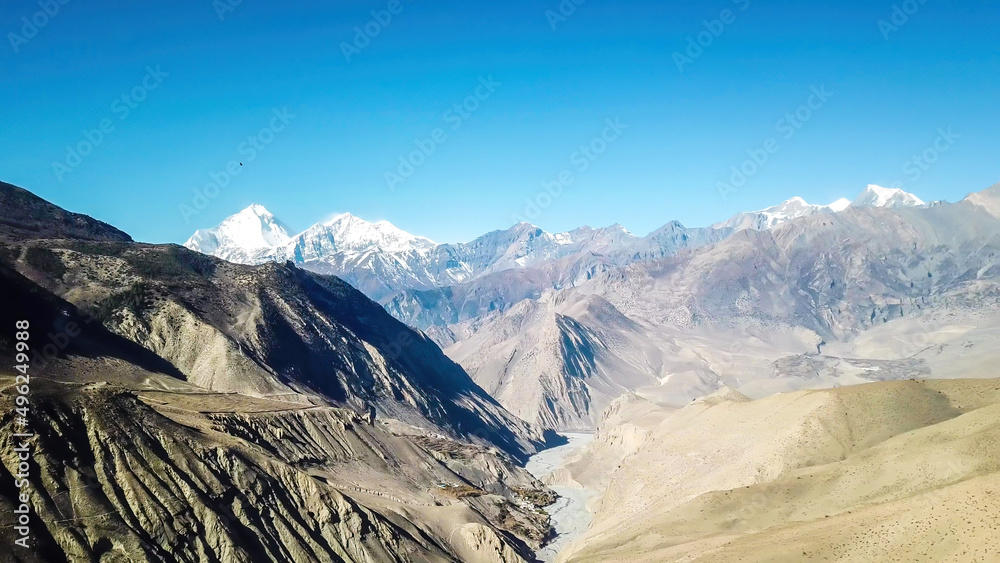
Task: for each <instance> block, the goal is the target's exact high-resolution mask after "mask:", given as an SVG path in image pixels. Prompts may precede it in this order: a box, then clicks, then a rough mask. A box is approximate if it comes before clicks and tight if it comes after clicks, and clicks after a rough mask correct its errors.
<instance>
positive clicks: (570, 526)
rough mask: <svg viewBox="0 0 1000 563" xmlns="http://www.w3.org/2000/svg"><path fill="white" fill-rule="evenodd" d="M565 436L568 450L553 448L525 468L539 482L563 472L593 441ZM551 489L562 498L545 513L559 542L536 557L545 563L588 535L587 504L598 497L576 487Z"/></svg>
mask: <svg viewBox="0 0 1000 563" xmlns="http://www.w3.org/2000/svg"><path fill="white" fill-rule="evenodd" d="M564 436H566V438H568V439H569V443H568V444H566V445H565V446H559V447H557V448H551V449H548V450H545V451H543V452H540V453H538V454H535V455H533V456H531V459H529V460H528V464H527V466H526V467H527V469H528V472H530V473H531V474H532V475H534V476H535V477H537V478H538V479H542V478H544V477H545V476H546V475H548V474H549V473H552V472H553V471H555V470H557V469H559V468H561V467H562V466H563V465H564V464H565V463H566V462H567V461H568V460H569V459H570V458H572V457H573V455H574V454H575V453H576V452H578V451H580V450H581V449H583V448H584V447H585V446H586V445H587V444H589V443H590V442H591V441H592V440H593V439H594V435H593V434H569V433H566V434H564ZM551 488H552V490H554V491H555V492H556V493H558V494H559V500H557V501H556V503H555V504H553V505H552V506H549V507H547V508H546V509H545V510H547V511H548V513H549V515H550V516H551V517H552V527H553V528H555V531H556V538H555V540H554V541H553V542H552V543H550V544H549V545H547V546H545V547H544V548H543V549H542V550H541V551H540V552H538V554H537V555H538V558H539V559H541V560H542V561H544V562H546V563H549V562H551V561H555V560H556V556H557V555H559V552H560V551H561V550H562V549H563V548H565V547H566V546H567V545H569V544H570V542H572V541H573V540H575V539H576V538H578V537H579V536H580V535H582V534H583V533H584V532H586V531H587V527H588V526H590V520H591V514H590V511H588V510H587V501H589V500H590V499H591V498H593V497H594V495H595V494H596V493H595V492H594V491H591V490H588V489H578V488H576V487H563V486H559V485H556V486H553V487H551Z"/></svg>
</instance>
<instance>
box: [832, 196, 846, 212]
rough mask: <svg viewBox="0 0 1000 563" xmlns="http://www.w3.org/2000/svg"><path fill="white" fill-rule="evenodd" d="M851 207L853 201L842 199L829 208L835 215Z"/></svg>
mask: <svg viewBox="0 0 1000 563" xmlns="http://www.w3.org/2000/svg"><path fill="white" fill-rule="evenodd" d="M850 206H851V200H849V199H847V198H846V197H842V198H840V199H838V200H837V201H835V202H833V203H831V204H830V205H827V207H828V208H830V211H833V212H834V213H840V212H841V211H844V210H845V209H847V208H848V207H850Z"/></svg>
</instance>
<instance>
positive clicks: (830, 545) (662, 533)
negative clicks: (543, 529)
mask: <svg viewBox="0 0 1000 563" xmlns="http://www.w3.org/2000/svg"><path fill="white" fill-rule="evenodd" d="M643 418H644V420H645V421H646V422H647V428H648V433H646V435H645V437H644V438H643V439H642V442H641V443H640V444H635V445H634V446H635V447H634V448H630V449H631V450H632V451H633V452H634V453H632V454H631V455H630V456H628V457H627V458H625V459H624V460H622V461H621V462H620V464H619V465H618V466H617V467H615V468H611V470H610V477H609V478H608V479H607V480H608V481H609V482H610V484H609V485H608V489H607V493H606V494H605V495H604V496H603V498H602V500H601V501H600V502H599V503H598V504H597V505H596V506H595V509H596V510H597V515H596V517H595V522H594V525H593V527H592V529H591V530H590V532H589V533H588V534H587V535H585V536H584V537H583V538H582V539H581V540H579V541H578V542H576V543H575V544H574V545H573V546H572V547H571V548H570V549H569V550H568V551H567V552H565V553H564V554H563V560H568V561H573V562H598V561H599V562H612V561H720V562H722V561H725V562H729V561H754V562H772V561H907V562H908V561H928V562H938V561H984V562H992V561H1000V534H998V533H997V530H1000V381H996V380H951V381H927V382H915V381H904V382H886V383H875V384H870V385H863V386H856V387H848V388H841V389H833V390H826V391H803V392H797V393H790V394H785V395H778V396H774V397H770V398H767V399H762V400H758V401H753V402H745V401H707V402H702V403H698V404H693V405H691V406H689V407H687V408H684V409H681V410H679V411H676V412H668V411H664V413H663V418H662V421H661V422H660V423H659V424H658V425H656V426H655V427H652V428H650V427H649V426H648V420H649V413H648V412H646V413H644V414H643ZM602 432H603V434H604V435H608V436H613V435H615V434H614V433H613V432H610V431H602ZM599 442H600V437H599V438H598V440H597V441H596V442H595V445H594V447H598V448H599V447H602V446H601V444H600V443H599ZM604 447H606V446H604Z"/></svg>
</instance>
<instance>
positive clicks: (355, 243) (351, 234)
mask: <svg viewBox="0 0 1000 563" xmlns="http://www.w3.org/2000/svg"><path fill="white" fill-rule="evenodd" d="M295 239H296V240H295V241H294V242H293V243H292V245H291V246H303V245H309V246H313V247H316V245H317V244H319V245H320V246H321V247H323V248H324V250H326V251H332V252H365V251H369V250H380V251H382V252H387V253H399V252H408V251H411V250H417V251H420V250H429V249H431V248H434V247H435V246H437V244H436V243H435V242H434V241H432V240H430V239H428V238H424V237H418V236H414V235H411V234H410V233H408V232H406V231H404V230H402V229H400V228H398V227H396V226H395V225H393V224H392V223H390V222H388V221H379V222H377V223H370V222H368V221H365V220H364V219H361V218H360V217H356V216H354V215H351V214H350V213H343V214H341V215H337V216H335V217H333V218H332V219H330V220H329V221H326V222H324V223H320V224H318V225H314V226H313V227H311V228H310V229H308V230H307V231H305V232H304V233H302V234H301V235H299V236H297V237H295ZM321 239H322V242H321Z"/></svg>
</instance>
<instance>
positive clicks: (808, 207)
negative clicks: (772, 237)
mask: <svg viewBox="0 0 1000 563" xmlns="http://www.w3.org/2000/svg"><path fill="white" fill-rule="evenodd" d="M850 205H851V202H850V201H848V200H846V199H839V200H837V201H835V202H833V203H831V204H830V205H812V204H810V203H808V202H807V201H806V200H804V199H802V198H801V197H798V196H796V197H793V198H791V199H789V200H787V201H784V202H782V203H780V204H778V205H775V206H774V207H768V208H767V209H761V210H760V211H752V212H747V213H739V214H737V215H736V216H734V217H732V218H731V219H729V220H728V221H725V222H723V223H716V224H715V225H713V226H712V227H713V228H716V229H734V230H738V231H739V230H743V229H753V230H756V231H765V230H768V229H773V228H774V227H777V226H778V225H780V224H782V223H786V222H788V221H791V220H793V219H798V218H800V217H808V216H810V215H815V214H817V213H839V212H841V211H843V210H845V209H847V208H848V207H850Z"/></svg>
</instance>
